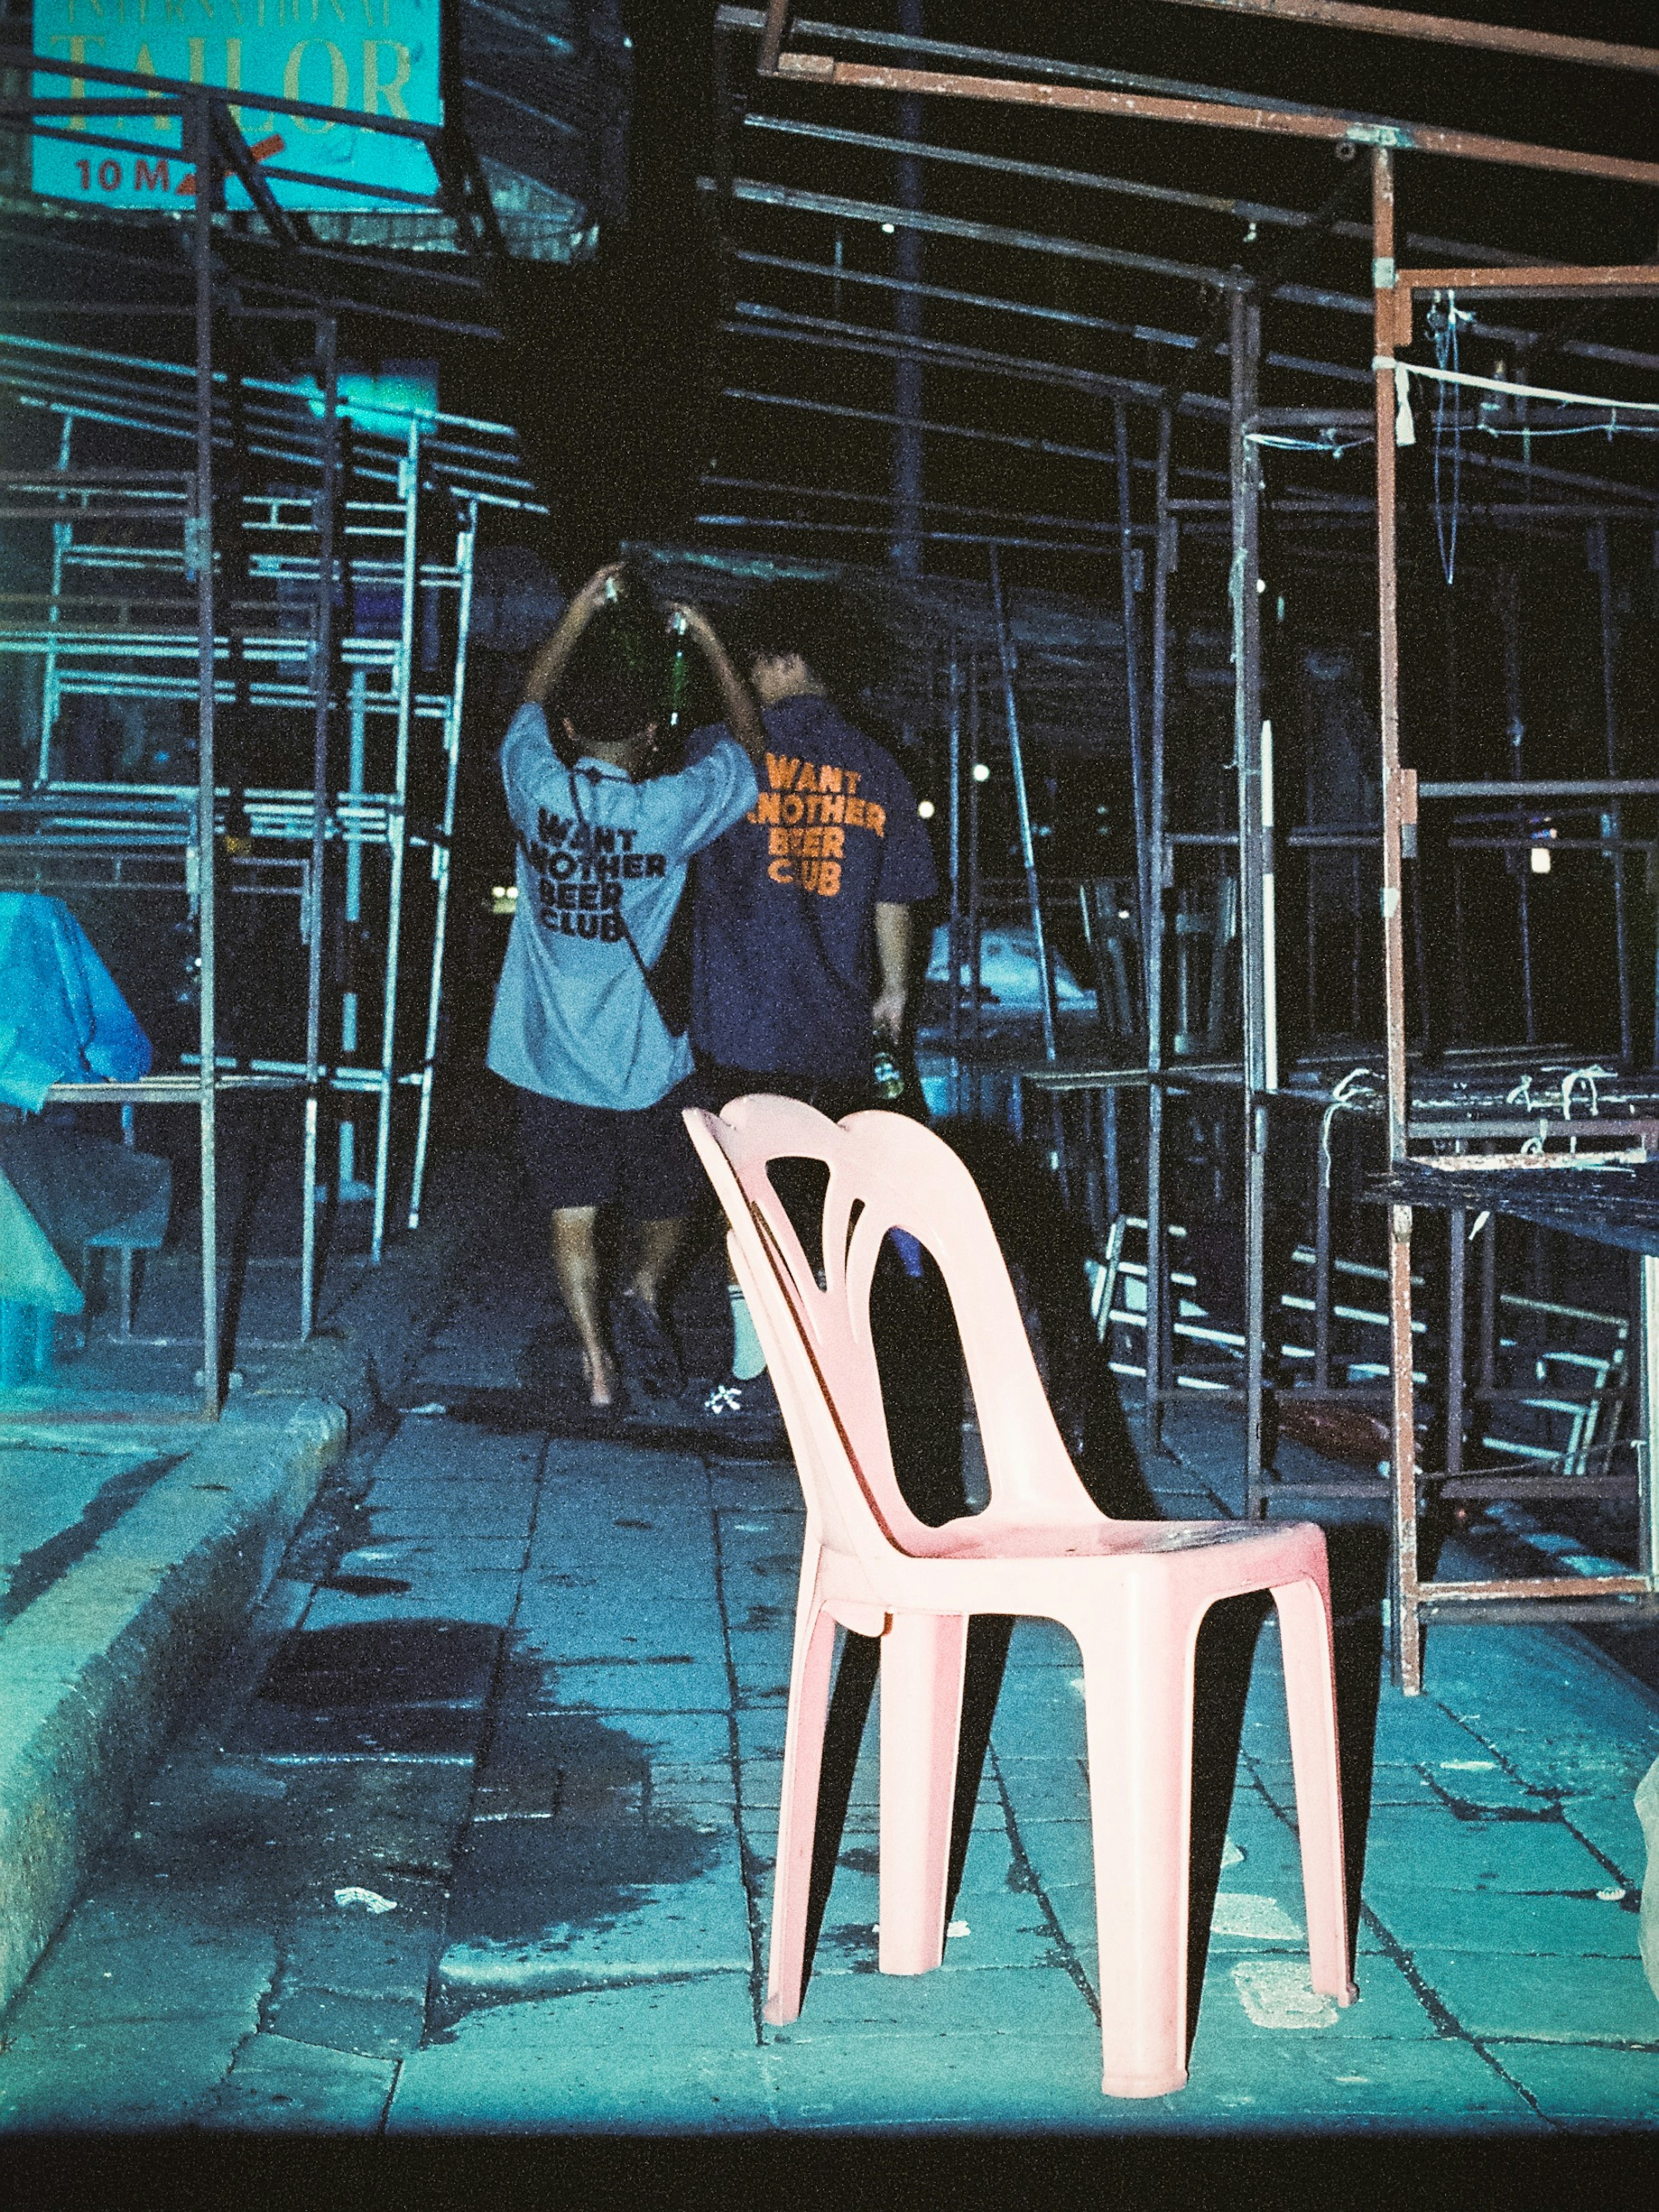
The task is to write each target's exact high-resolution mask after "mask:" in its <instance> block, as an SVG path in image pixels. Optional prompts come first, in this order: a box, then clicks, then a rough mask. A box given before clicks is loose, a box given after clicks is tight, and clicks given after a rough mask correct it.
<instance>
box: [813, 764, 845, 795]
mask: <svg viewBox="0 0 1659 2212" xmlns="http://www.w3.org/2000/svg"><path fill="white" fill-rule="evenodd" d="M818 789H819V790H820V791H839V790H840V789H841V770H840V769H838V768H821V769H819V770H818Z"/></svg>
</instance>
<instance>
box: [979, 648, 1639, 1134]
mask: <svg viewBox="0 0 1659 2212" xmlns="http://www.w3.org/2000/svg"><path fill="white" fill-rule="evenodd" d="M980 740H981V727H980V696H979V655H978V654H977V653H969V656H968V761H969V769H968V991H969V999H968V1034H969V1038H970V1040H971V1041H972V1043H973V1045H974V1047H975V1050H977V1048H978V1046H979V1044H980V1042H981V1037H982V1036H983V1034H984V1027H985V1014H984V1008H983V1007H982V1006H981V1003H980V1001H981V997H982V995H983V993H982V988H981V975H982V973H983V961H984V951H985V940H984V931H983V928H982V920H983V918H982V916H981V913H980V901H981V885H980V865H979V862H980V838H979V831H980V820H979V816H980V796H979V793H980V785H981V782H982V781H983V778H982V777H981V775H980V769H981V766H982V763H981V757H980ZM1656 1056H1659V1048H1656ZM979 1109H980V1077H979V1062H978V1060H975V1063H974V1118H975V1121H977V1120H978V1118H979Z"/></svg>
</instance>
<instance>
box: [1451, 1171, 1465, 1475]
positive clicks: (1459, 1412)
mask: <svg viewBox="0 0 1659 2212" xmlns="http://www.w3.org/2000/svg"><path fill="white" fill-rule="evenodd" d="M1446 1234H1447V1236H1448V1237H1449V1239H1450V1245H1449V1250H1448V1252H1447V1255H1446V1472H1447V1474H1462V1472H1463V1340H1464V1326H1465V1317H1466V1315H1467V1312H1468V1242H1469V1239H1468V1214H1467V1213H1466V1212H1464V1210H1463V1208H1462V1206H1454V1207H1453V1208H1452V1209H1451V1211H1450V1212H1449V1214H1448V1216H1447V1218H1446Z"/></svg>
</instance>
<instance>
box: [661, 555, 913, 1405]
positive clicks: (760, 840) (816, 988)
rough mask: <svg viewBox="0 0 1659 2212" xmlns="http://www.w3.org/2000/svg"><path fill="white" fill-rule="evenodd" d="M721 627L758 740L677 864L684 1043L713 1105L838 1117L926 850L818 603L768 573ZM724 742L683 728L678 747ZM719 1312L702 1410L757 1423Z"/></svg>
mask: <svg viewBox="0 0 1659 2212" xmlns="http://www.w3.org/2000/svg"><path fill="white" fill-rule="evenodd" d="M732 629H733V633H734V638H735V639H739V640H740V641H741V642H740V643H738V644H737V645H736V647H735V649H736V651H737V655H738V663H739V665H741V666H743V667H744V670H745V671H746V673H747V675H748V678H749V682H750V688H751V689H752V690H753V692H754V695H755V696H756V697H757V699H758V701H759V702H760V705H761V708H762V709H763V720H764V723H765V746H764V750H763V754H762V756H761V757H759V759H758V760H757V763H756V775H757V782H758V785H759V789H758V791H757V794H756V798H755V802H754V804H753V805H752V806H750V808H749V809H748V810H747V811H746V812H745V813H744V816H743V817H742V818H741V819H740V820H739V821H737V822H735V823H732V827H731V828H730V829H727V830H726V832H725V833H724V834H723V835H722V836H719V837H717V838H716V839H715V840H714V842H713V843H712V844H710V845H709V846H708V848H706V849H705V850H704V851H703V852H702V854H700V855H699V858H698V860H697V865H696V871H695V873H694V878H693V886H694V887H693V909H692V913H693V931H694V936H693V945H694V953H693V966H692V994H691V1041H692V1042H693V1044H694V1045H695V1046H696V1050H697V1057H698V1062H699V1066H700V1068H701V1070H702V1081H703V1088H704V1092H705V1095H706V1096H707V1097H708V1098H709V1103H711V1104H712V1105H714V1106H715V1107H720V1106H722V1105H724V1104H725V1103H726V1101H727V1100H728V1099H731V1098H735V1097H741V1096H742V1095H743V1093H744V1092H745V1091H773V1092H779V1093H781V1094H783V1095H784V1096H786V1097H796V1098H803V1099H805V1100H807V1101H808V1102H809V1103H811V1104H813V1105H815V1106H817V1107H818V1108H819V1109H821V1110H822V1111H823V1112H824V1113H827V1114H829V1115H831V1116H833V1117H835V1118H837V1119H838V1118H839V1117H840V1116H841V1115H843V1114H848V1113H851V1112H853V1111H854V1110H855V1109H858V1108H860V1107H863V1106H873V1105H874V1104H875V1103H877V1102H876V1098H875V1095H874V1091H873V1089H872V1078H871V1069H872V1035H873V1033H875V1032H878V1031H879V1032H880V1033H882V1034H883V1035H884V1036H887V1037H888V1038H890V1039H891V1040H892V1041H894V1042H897V1040H898V1039H899V1037H900V1036H901V1034H902V1030H903V1026H904V1015H905V1008H906V1004H907V1001H908V994H909V980H910V954H911V943H912V927H911V918H910V908H911V907H912V906H913V905H914V904H915V902H917V901H918V900H921V899H926V898H931V897H932V896H933V893H934V891H935V890H936V889H937V887H938V886H937V881H936V878H935V875H934V871H933V852H932V848H931V847H930V845H929V843H928V840H927V831H926V830H925V829H923V827H922V824H921V817H920V816H919V815H918V813H917V811H916V801H915V793H913V792H912V790H911V788H910V785H909V782H908V779H907V778H906V776H905V775H904V771H903V770H902V769H901V768H900V767H899V765H898V763H897V762H896V760H895V759H894V758H893V757H892V755H891V754H890V753H889V752H887V751H885V750H884V749H883V748H882V747H881V746H880V745H878V744H874V743H872V740H871V739H870V738H866V736H865V735H864V733H863V732H862V731H860V730H859V729H857V728H855V727H854V725H853V724H852V723H851V722H849V721H848V720H847V718H846V716H845V715H844V714H842V712H841V711H840V709H839V708H837V707H836V705H835V704H834V703H833V702H832V701H831V698H830V696H829V690H830V685H831V683H832V682H833V681H834V680H835V678H836V676H837V675H838V674H839V673H840V672H841V671H840V670H839V668H838V667H837V666H836V662H837V661H838V660H839V659H842V657H843V656H844V655H845V653H846V650H847V644H848V641H849V640H848V624H847V619H846V617H845V614H844V612H843V611H842V609H841V608H840V607H839V606H838V605H836V602H835V600H834V599H833V598H832V597H831V596H830V595H829V594H828V593H826V592H824V591H823V589H822V588H821V587H819V586H814V585H810V584H796V583H782V584H776V585H772V586H768V587H766V588H765V589H763V591H761V592H758V593H757V595H756V596H755V597H754V598H753V599H751V600H750V602H749V603H748V605H746V606H745V607H744V609H743V610H742V611H741V614H740V616H739V617H738V621H737V622H736V623H734V624H733V625H732ZM724 738H726V728H725V726H724V725H720V726H716V727H714V728H713V729H711V730H707V731H700V732H696V735H695V736H694V738H693V739H692V742H691V746H690V757H692V758H693V759H697V758H703V757H708V753H709V752H710V751H711V750H713V748H714V746H715V745H716V744H719V743H720V741H721V740H723V739H724ZM732 1324H733V1339H734V1347H735V1348H734V1354H733V1365H732V1373H731V1375H729V1376H727V1377H726V1379H725V1380H724V1381H723V1382H721V1383H716V1384H715V1386H714V1389H713V1390H712V1391H711V1392H710V1393H709V1394H708V1397H707V1399H706V1400H705V1401H704V1409H705V1412H706V1413H708V1416H709V1417H710V1418H711V1419H712V1420H713V1421H714V1423H715V1425H720V1426H725V1425H731V1426H733V1427H737V1426H741V1425H747V1424H749V1423H751V1422H753V1421H755V1420H756V1419H759V1420H760V1422H762V1423H763V1425H771V1424H773V1423H774V1422H775V1419H776V1412H775V1406H776V1401H775V1395H774V1394H773V1392H772V1389H771V1385H770V1383H769V1381H768V1380H767V1379H766V1378H765V1376H764V1373H763V1369H764V1360H763V1356H762V1354H761V1351H760V1346H759V1342H758V1340H757V1338H756V1337H755V1334H754V1328H753V1323H752V1322H751V1321H750V1317H749V1316H748V1313H747V1310H746V1308H745V1307H744V1301H743V1297H742V1293H741V1292H740V1291H738V1290H737V1288H736V1286H735V1285H733V1286H732Z"/></svg>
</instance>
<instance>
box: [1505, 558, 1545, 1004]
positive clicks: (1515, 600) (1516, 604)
mask: <svg viewBox="0 0 1659 2212" xmlns="http://www.w3.org/2000/svg"><path fill="white" fill-rule="evenodd" d="M1498 627H1499V629H1501V630H1502V632H1503V637H1504V713H1505V716H1506V719H1507V725H1508V729H1509V739H1510V777H1511V778H1512V780H1513V781H1515V782H1516V783H1519V782H1520V781H1521V780H1522V744H1524V742H1525V740H1526V734H1527V726H1526V721H1525V719H1524V717H1523V715H1522V710H1521V579H1520V577H1519V576H1518V575H1517V574H1516V571H1515V570H1514V569H1512V568H1510V569H1505V570H1504V574H1502V575H1501V576H1500V577H1499V578H1498ZM1515 829H1516V836H1517V838H1520V837H1524V836H1525V834H1526V823H1525V820H1524V818H1523V817H1522V812H1521V810H1520V808H1519V807H1518V806H1517V807H1516V812H1515ZM1519 858H1520V855H1519V854H1516V859H1517V860H1518V859H1519ZM1531 885H1532V872H1531V869H1530V867H1528V866H1522V868H1521V870H1520V872H1519V873H1518V875H1517V876H1516V902H1517V906H1518V909H1519V913H1520V920H1521V1002H1522V1016H1523V1018H1524V1020H1525V1023H1526V1030H1527V1042H1528V1044H1536V1043H1537V1042H1538V1017H1537V1009H1536V1006H1535V1005H1534V998H1533V987H1532V890H1531Z"/></svg>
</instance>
